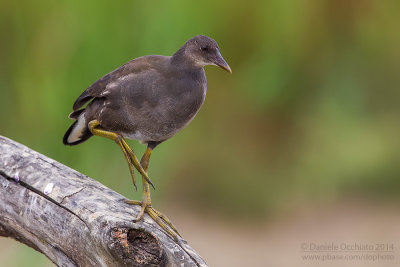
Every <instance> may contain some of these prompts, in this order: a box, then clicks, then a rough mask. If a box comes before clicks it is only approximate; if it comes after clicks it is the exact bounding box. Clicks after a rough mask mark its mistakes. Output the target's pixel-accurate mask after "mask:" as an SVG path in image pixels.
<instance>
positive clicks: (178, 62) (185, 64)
mask: <svg viewBox="0 0 400 267" xmlns="http://www.w3.org/2000/svg"><path fill="white" fill-rule="evenodd" d="M185 48H186V45H184V46H182V47H181V48H180V49H179V50H178V51H176V53H175V54H173V55H172V57H171V65H174V66H175V68H176V69H177V70H179V71H184V72H187V71H189V72H196V71H201V69H202V68H203V66H198V65H197V64H196V63H195V61H194V60H193V59H192V58H191V57H190V56H188V54H187V53H185Z"/></svg>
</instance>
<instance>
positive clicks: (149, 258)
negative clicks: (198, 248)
mask: <svg viewBox="0 0 400 267" xmlns="http://www.w3.org/2000/svg"><path fill="white" fill-rule="evenodd" d="M124 199H125V198H124V197H123V196H121V195H120V194H118V193H116V192H114V191H112V190H111V189H109V188H107V187H105V186H103V185H102V184H100V183H99V182H97V181H95V180H93V179H91V178H89V177H87V176H85V175H83V174H81V173H79V172H77V171H74V170H72V169H70V168H68V167H67V166H65V165H63V164H61V163H59V162H56V161H54V160H52V159H50V158H48V157H46V156H43V155H41V154H39V153H38V152H35V151H33V150H31V149H29V148H27V147H25V146H23V145H21V144H19V143H16V142H14V141H12V140H10V139H7V138H5V137H2V136H0V236H6V237H12V238H14V239H16V240H18V241H20V242H22V243H25V244H26V245H28V246H30V247H32V248H34V249H36V250H37V251H39V252H41V253H43V254H45V255H46V256H47V257H48V258H49V259H50V260H51V261H52V262H54V263H55V264H57V265H58V266H207V265H206V263H205V262H204V260H203V259H202V258H201V257H200V256H199V255H198V254H197V253H196V252H195V251H194V250H193V249H192V248H191V247H190V246H189V245H187V243H186V241H184V240H183V239H179V240H178V241H175V240H174V239H172V238H171V237H170V236H169V235H168V234H167V233H166V232H164V230H163V229H162V228H161V227H159V226H158V224H157V223H155V222H154V221H153V220H152V219H151V218H150V217H149V216H148V215H147V214H146V215H145V217H144V219H143V220H142V221H140V222H137V223H134V222H133V221H132V219H133V218H135V217H136V216H137V214H138V213H139V207H138V206H131V205H127V204H125V203H124V202H123V200H124Z"/></svg>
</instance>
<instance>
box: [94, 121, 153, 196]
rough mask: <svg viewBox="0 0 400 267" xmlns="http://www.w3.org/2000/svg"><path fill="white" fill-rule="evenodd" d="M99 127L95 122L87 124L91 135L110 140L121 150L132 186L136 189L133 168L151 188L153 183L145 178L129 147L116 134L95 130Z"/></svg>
mask: <svg viewBox="0 0 400 267" xmlns="http://www.w3.org/2000/svg"><path fill="white" fill-rule="evenodd" d="M99 125H100V123H99V122H98V121H97V120H93V121H90V122H89V124H88V126H89V130H90V132H91V133H92V134H93V135H97V136H101V137H105V138H108V139H111V140H113V141H115V142H116V143H117V144H118V145H119V147H120V148H121V149H122V152H124V156H125V159H126V161H127V162H128V166H129V171H130V173H131V177H132V182H133V185H134V186H135V187H136V188H137V186H136V180H135V174H134V172H133V166H134V167H135V168H136V170H138V172H139V173H140V174H141V175H142V177H143V179H145V180H146V181H147V182H148V183H149V184H151V185H152V186H153V183H152V182H151V181H150V179H149V177H148V176H147V173H146V171H145V170H144V169H143V168H142V166H141V165H140V163H139V161H138V159H137V158H136V156H135V154H134V153H133V151H132V149H131V148H130V147H129V145H128V143H127V142H126V141H125V139H124V138H123V137H122V136H121V135H119V134H117V133H114V132H110V131H106V130H103V129H99V128H96V127H97V126H99ZM132 165H133V166H132ZM153 188H154V186H153Z"/></svg>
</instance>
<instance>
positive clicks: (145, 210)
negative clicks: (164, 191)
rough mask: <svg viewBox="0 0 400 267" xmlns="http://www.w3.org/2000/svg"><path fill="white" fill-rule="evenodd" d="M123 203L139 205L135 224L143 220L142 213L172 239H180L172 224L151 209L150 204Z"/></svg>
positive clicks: (139, 202)
mask: <svg viewBox="0 0 400 267" xmlns="http://www.w3.org/2000/svg"><path fill="white" fill-rule="evenodd" d="M124 202H125V203H127V204H129V205H139V206H141V207H142V208H141V210H140V212H139V215H138V216H137V217H136V219H134V221H135V222H138V221H140V220H142V219H143V216H144V213H147V214H148V215H149V216H150V217H151V218H152V219H153V220H154V221H155V222H156V223H157V224H158V225H159V226H160V227H161V228H162V229H164V230H165V231H166V232H167V233H168V234H169V235H170V236H171V237H172V238H173V239H175V240H176V241H177V240H178V236H179V237H182V236H181V235H180V234H179V232H178V230H177V229H176V227H175V226H174V225H173V224H172V222H171V221H170V220H169V219H168V218H167V217H166V216H165V215H164V214H163V213H161V212H159V211H157V210H155V209H153V207H152V206H151V202H146V201H144V202H141V201H137V200H125V201H124Z"/></svg>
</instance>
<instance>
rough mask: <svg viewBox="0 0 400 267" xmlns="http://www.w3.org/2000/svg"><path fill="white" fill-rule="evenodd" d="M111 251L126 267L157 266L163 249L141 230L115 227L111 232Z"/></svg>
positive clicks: (156, 240)
mask: <svg viewBox="0 0 400 267" xmlns="http://www.w3.org/2000/svg"><path fill="white" fill-rule="evenodd" d="M111 237H112V242H111V251H112V253H113V254H114V255H115V256H116V257H117V258H118V259H121V260H122V261H123V262H124V263H125V264H126V265H127V266H149V265H150V266H151V265H156V266H159V265H160V264H161V262H162V255H163V249H162V247H161V244H160V242H159V240H158V239H157V237H156V236H154V235H153V234H151V233H149V232H146V231H143V230H141V229H133V228H123V227H116V228H113V229H112V230H111Z"/></svg>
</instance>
